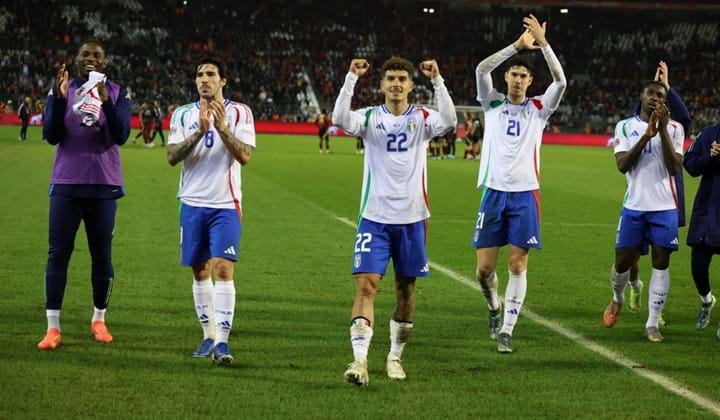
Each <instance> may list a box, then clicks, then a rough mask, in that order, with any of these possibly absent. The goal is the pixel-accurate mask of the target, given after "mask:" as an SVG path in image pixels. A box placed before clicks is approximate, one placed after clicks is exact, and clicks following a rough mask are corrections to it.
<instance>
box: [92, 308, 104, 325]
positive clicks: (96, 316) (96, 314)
mask: <svg viewBox="0 0 720 420" xmlns="http://www.w3.org/2000/svg"><path fill="white" fill-rule="evenodd" d="M106 311H107V308H105V309H98V308H96V307H94V306H93V318H92V322H95V321H102V322H105V312H106Z"/></svg>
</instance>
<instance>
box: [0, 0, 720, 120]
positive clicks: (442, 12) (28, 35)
mask: <svg viewBox="0 0 720 420" xmlns="http://www.w3.org/2000/svg"><path fill="white" fill-rule="evenodd" d="M99 3H100V4H102V7H98V2H90V1H86V0H80V1H76V2H74V4H73V5H68V4H65V3H63V2H57V1H54V2H45V1H39V0H28V1H24V2H20V1H16V0H12V1H10V2H9V3H7V4H5V5H3V6H0V45H1V46H2V47H0V99H2V102H3V103H6V102H7V101H8V100H12V101H13V103H15V104H17V103H18V101H19V100H20V99H21V98H22V97H23V96H25V95H29V96H31V97H33V98H34V99H36V100H42V98H43V97H44V96H45V94H46V92H47V90H48V88H49V85H50V84H51V83H52V80H53V77H54V75H55V73H56V69H57V68H58V65H59V63H60V62H61V61H63V60H64V61H66V62H69V61H72V58H73V57H71V56H68V54H72V51H76V49H77V46H78V45H79V43H80V42H81V40H83V39H86V38H89V37H94V38H99V39H101V40H102V41H103V42H105V43H106V44H108V51H109V52H110V53H111V55H110V56H109V60H110V69H109V72H110V73H111V75H112V77H113V78H114V79H115V80H118V81H119V82H120V83H121V84H123V85H125V86H128V88H129V89H130V91H131V94H132V97H133V102H134V106H135V107H139V106H140V104H141V103H142V102H143V101H145V100H159V101H160V102H161V103H162V104H163V109H168V110H169V111H171V110H172V108H173V106H174V105H177V104H179V103H182V102H184V101H185V100H186V99H187V98H188V97H192V96H193V95H194V92H195V90H194V89H195V88H194V81H193V70H194V69H193V68H192V67H191V65H190V63H192V62H194V61H196V59H197V58H198V57H199V56H201V55H203V54H205V53H207V52H210V51H212V52H214V53H217V54H219V55H220V56H221V57H222V58H223V59H225V60H226V61H227V62H228V65H229V68H230V70H231V74H232V77H231V80H230V81H229V85H230V92H229V95H228V96H229V97H230V98H232V99H236V100H240V101H243V102H245V103H247V104H248V105H250V106H251V107H252V108H253V110H254V112H255V114H256V117H257V119H283V120H306V119H307V118H308V117H310V116H311V114H312V113H313V112H314V111H315V110H313V109H312V107H311V103H312V100H311V99H312V96H313V95H314V96H315V97H316V98H317V104H318V106H319V107H321V108H327V109H331V108H332V106H333V101H334V98H335V96H336V94H337V91H338V89H339V88H340V86H341V85H342V82H343V78H344V75H345V73H346V72H347V67H348V63H349V62H350V60H351V58H353V57H356V56H361V57H366V58H368V59H369V61H370V62H371V63H372V66H373V68H375V69H377V68H378V67H379V64H380V63H381V62H382V60H384V59H385V58H387V57H388V56H390V55H393V54H399V55H402V56H405V57H407V58H408V59H410V60H411V61H413V62H419V61H420V60H422V59H425V58H428V57H433V58H437V60H438V62H439V64H440V68H441V71H442V74H443V76H444V78H445V79H446V83H447V86H448V88H449V90H450V93H451V95H452V97H453V99H454V101H455V103H456V104H458V105H471V106H476V105H477V102H476V101H475V95H476V92H475V80H474V68H475V66H476V65H477V62H478V61H479V60H480V59H481V58H482V57H485V56H487V55H488V54H489V53H491V52H492V51H495V50H497V49H498V48H500V47H502V46H504V45H507V44H509V43H510V42H511V41H512V40H514V39H515V38H516V37H517V34H518V32H519V31H520V28H521V27H520V24H519V22H520V19H521V17H522V16H523V15H525V14H527V13H528V12H533V13H535V14H536V15H537V16H539V17H540V18H541V19H543V20H547V21H548V31H549V32H550V33H552V34H553V36H554V37H556V38H557V39H553V40H552V42H553V45H554V47H555V50H556V51H557V54H558V56H559V58H560V60H561V62H562V63H563V66H564V68H565V71H566V73H567V76H568V81H569V86H568V89H567V95H566V98H565V99H564V100H563V105H562V106H561V107H560V109H559V110H558V112H556V113H555V115H554V116H553V118H552V120H551V125H552V126H553V129H555V130H558V131H575V132H579V131H584V132H591V133H605V132H607V131H608V130H609V129H611V128H612V127H613V126H614V123H615V122H616V121H618V120H619V119H621V117H623V116H625V115H626V114H627V113H628V112H630V110H631V108H632V105H633V104H634V103H636V101H637V99H638V96H639V86H640V82H641V81H644V80H647V79H650V78H652V77H653V71H654V69H655V66H656V65H657V63H658V62H659V61H660V60H664V61H666V62H667V63H668V65H669V68H670V83H671V85H672V86H674V87H675V88H676V89H677V90H678V91H679V92H680V94H681V95H682V96H683V97H684V99H685V101H686V103H687V105H688V107H689V109H690V111H691V114H692V116H693V118H694V121H693V125H694V128H693V132H694V131H696V130H697V129H698V128H700V127H704V126H707V125H709V124H711V123H714V122H717V121H718V120H720V86H719V85H718V84H717V83H712V82H710V83H709V82H708V81H712V80H713V78H712V76H714V75H715V74H717V73H718V70H719V69H718V64H717V63H719V62H720V51H718V50H717V49H716V48H715V46H717V45H718V44H719V43H720V42H719V41H720V35H719V33H718V22H720V19H719V18H720V16H719V14H718V12H707V11H705V12H703V11H681V10H673V11H641V10H633V9H591V8H573V9H571V10H570V12H569V13H567V14H561V13H560V11H559V9H557V8H541V7H523V6H517V5H516V6H513V7H510V6H502V5H488V4H485V5H479V6H477V7H476V8H470V7H468V8H465V9H458V8H451V7H450V6H449V5H448V4H447V3H440V2H437V3H436V5H437V10H436V11H435V13H433V14H429V13H424V12H423V11H422V7H421V6H420V3H415V2H405V1H397V2H388V1H382V0H374V1H371V2H369V3H363V4H343V6H342V7H333V6H332V5H330V6H328V5H327V4H326V3H321V2H319V1H309V2H301V3H296V2H284V3H282V2H268V1H260V0H254V1H247V2H241V3H230V2H195V1H192V0H190V1H188V2H185V3H187V4H185V5H183V4H182V3H183V2H177V3H176V2H172V1H170V2H165V3H164V4H165V5H162V3H160V4H156V3H152V2H145V1H139V0H104V1H100V2H99ZM629 21H631V22H633V24H632V25H627V22H629ZM531 58H532V59H533V61H534V62H535V65H536V71H537V74H536V75H535V80H536V83H535V84H534V85H535V86H536V88H535V89H533V87H532V86H531V90H530V92H529V94H531V95H539V94H542V91H540V90H539V89H540V87H541V86H547V84H548V83H547V82H548V81H549V80H550V77H549V74H548V73H547V70H546V68H545V66H544V65H543V63H542V62H541V58H539V57H536V56H531ZM496 73H497V74H495V77H497V78H498V79H497V80H496V86H500V80H499V77H501V74H500V72H496ZM418 80H419V81H418V83H417V86H416V90H415V92H414V96H415V98H414V100H415V101H416V102H418V103H432V101H433V98H432V90H431V89H430V86H429V83H425V82H424V81H421V79H418ZM360 84H361V88H359V89H357V90H356V92H357V95H356V96H355V97H354V98H353V99H354V101H355V103H354V106H362V105H364V104H367V103H374V102H379V100H380V98H381V96H382V95H381V92H380V90H379V81H378V79H377V73H376V72H375V73H373V77H369V78H363V79H362V80H361V81H360ZM363 85H364V86H363ZM370 87H374V88H372V89H371V88H370Z"/></svg>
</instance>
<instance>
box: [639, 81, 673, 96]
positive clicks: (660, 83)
mask: <svg viewBox="0 0 720 420" xmlns="http://www.w3.org/2000/svg"><path fill="white" fill-rule="evenodd" d="M653 85H654V86H660V87H662V88H663V90H664V91H665V94H666V95H667V93H668V88H666V87H665V85H664V84H662V82H659V81H657V80H648V81H647V82H645V83H644V84H643V88H642V92H645V89H647V88H649V87H650V86H653Z"/></svg>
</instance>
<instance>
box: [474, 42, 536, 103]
mask: <svg viewBox="0 0 720 420" xmlns="http://www.w3.org/2000/svg"><path fill="white" fill-rule="evenodd" d="M527 33H528V32H527V31H525V32H524V33H523V36H526V35H525V34H527ZM523 36H521V37H520V39H522V37H523ZM520 39H518V40H517V41H515V42H514V43H512V44H510V45H508V46H507V47H505V48H503V49H502V50H500V51H498V52H496V53H495V54H493V55H491V56H490V57H488V58H486V59H484V60H483V61H481V62H480V63H479V64H478V65H477V67H475V82H476V83H477V97H476V99H477V101H478V102H480V103H483V101H485V100H486V99H491V97H492V96H493V95H492V92H493V90H494V89H493V82H492V76H491V75H490V73H492V71H493V70H495V69H496V68H498V67H499V66H500V65H501V64H502V63H504V62H505V61H507V60H508V59H509V58H511V57H512V56H514V55H515V54H517V53H518V51H520V48H518V47H517V46H516V45H517V44H518V42H519V41H520Z"/></svg>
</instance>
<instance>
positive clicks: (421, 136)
mask: <svg viewBox="0 0 720 420" xmlns="http://www.w3.org/2000/svg"><path fill="white" fill-rule="evenodd" d="M351 112H353V113H355V114H356V115H359V116H362V117H363V118H364V120H365V123H364V124H363V125H362V126H360V127H357V131H352V129H350V130H347V129H346V131H347V132H348V134H350V135H353V136H356V135H359V136H362V138H363V140H364V141H365V165H364V171H363V186H362V196H361V200H360V214H361V215H362V217H364V218H365V219H368V220H372V221H374V222H378V223H387V224H406V223H415V222H419V221H421V220H425V219H427V218H428V217H430V208H429V203H428V196H427V145H428V142H429V141H430V139H432V138H433V137H437V136H440V135H442V134H444V133H446V132H447V131H448V130H450V129H452V126H448V125H447V124H445V123H443V122H442V120H441V119H440V115H439V113H438V112H436V111H434V110H431V109H425V108H418V107H416V106H414V105H410V106H409V107H408V109H407V111H405V113H403V114H402V115H400V116H395V115H393V114H391V113H390V111H388V109H387V108H386V107H385V105H381V106H378V107H372V108H364V109H360V110H357V111H351Z"/></svg>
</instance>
